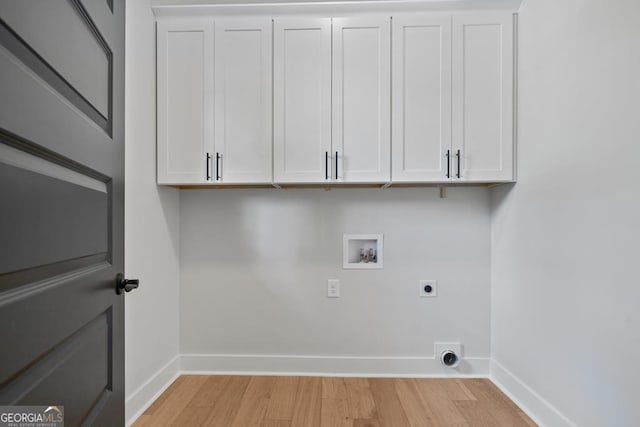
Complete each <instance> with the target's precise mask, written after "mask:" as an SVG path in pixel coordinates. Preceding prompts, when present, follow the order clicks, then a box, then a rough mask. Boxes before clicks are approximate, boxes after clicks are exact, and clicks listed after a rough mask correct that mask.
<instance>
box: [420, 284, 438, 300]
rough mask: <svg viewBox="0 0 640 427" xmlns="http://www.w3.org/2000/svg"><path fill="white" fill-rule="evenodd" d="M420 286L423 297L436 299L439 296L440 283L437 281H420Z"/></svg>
mask: <svg viewBox="0 0 640 427" xmlns="http://www.w3.org/2000/svg"><path fill="white" fill-rule="evenodd" d="M418 284H419V295H420V296H421V297H435V296H436V295H438V292H437V291H438V282H437V281H436V280H420V281H418Z"/></svg>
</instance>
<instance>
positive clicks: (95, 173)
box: [0, 0, 125, 426]
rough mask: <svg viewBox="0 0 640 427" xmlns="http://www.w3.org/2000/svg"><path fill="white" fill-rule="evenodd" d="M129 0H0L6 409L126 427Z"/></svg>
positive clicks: (1, 314)
mask: <svg viewBox="0 0 640 427" xmlns="http://www.w3.org/2000/svg"><path fill="white" fill-rule="evenodd" d="M124 13H125V11H124V0H1V1H0V405H12V404H24V405H64V409H65V421H66V423H65V424H66V425H68V426H75V425H100V426H118V425H123V424H124V367H123V361H124V357H123V356H124V352H123V350H124V349H123V347H124V344H123V341H124V340H123V334H124V324H123V316H124V297H123V295H119V294H117V293H116V275H117V274H118V273H120V272H122V270H123V260H124V253H123V252H124V247H123V242H124V228H123V219H124V218H123V214H124V210H123V177H124V158H123V148H124Z"/></svg>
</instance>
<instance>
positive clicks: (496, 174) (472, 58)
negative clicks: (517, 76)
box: [453, 12, 514, 181]
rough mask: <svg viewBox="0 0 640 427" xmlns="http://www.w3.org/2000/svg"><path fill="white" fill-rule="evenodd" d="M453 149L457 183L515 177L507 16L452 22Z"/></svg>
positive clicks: (461, 18)
mask: <svg viewBox="0 0 640 427" xmlns="http://www.w3.org/2000/svg"><path fill="white" fill-rule="evenodd" d="M453 149H454V157H453V160H454V165H455V169H456V175H455V178H456V179H459V180H462V181H509V180H512V179H513V177H514V171H513V166H514V162H513V152H514V149H513V16H512V14H510V13H506V12H505V13H487V14H481V13H477V14H469V15H460V16H454V17H453ZM458 150H459V151H458ZM458 154H459V156H460V159H459V164H460V168H459V175H460V177H459V178H458V177H457V175H458V173H457V172H458V158H457V156H458Z"/></svg>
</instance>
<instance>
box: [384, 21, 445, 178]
mask: <svg viewBox="0 0 640 427" xmlns="http://www.w3.org/2000/svg"><path fill="white" fill-rule="evenodd" d="M392 39H393V49H392V51H393V58H392V62H391V63H392V67H393V87H392V90H393V104H392V114H393V115H392V129H393V135H392V143H391V144H392V153H393V155H392V159H393V164H392V166H393V167H392V176H393V178H392V179H393V181H398V182H434V181H435V182H438V181H447V180H448V179H449V178H450V176H451V173H450V163H448V160H449V157H450V154H451V16H444V15H420V14H411V15H400V16H394V17H393V37H392ZM447 154H449V156H448V155H447Z"/></svg>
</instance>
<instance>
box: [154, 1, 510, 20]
mask: <svg viewBox="0 0 640 427" xmlns="http://www.w3.org/2000/svg"><path fill="white" fill-rule="evenodd" d="M521 1H522V0H485V1H482V2H479V1H477V0H348V1H344V0H343V1H323V0H312V1H282V0H281V1H273V2H268V3H267V2H261V3H256V2H251V1H250V0H249V1H246V2H244V3H218V4H188V5H158V6H153V7H152V9H153V13H154V14H155V16H156V18H159V19H161V18H175V17H189V16H199V17H202V16H233V15H244V16H249V15H254V16H259V15H274V14H277V15H295V14H305V15H308V16H316V15H317V16H320V15H325V16H336V15H342V16H344V15H350V14H353V13H358V14H362V13H383V12H384V13H390V12H393V13H398V12H430V11H456V10H508V11H512V12H517V11H518V9H519V7H520V3H521Z"/></svg>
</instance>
